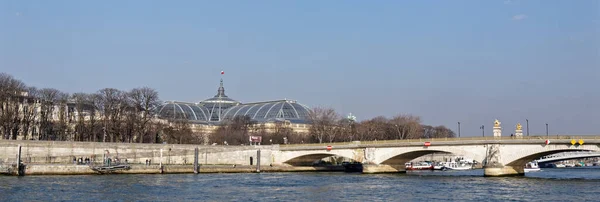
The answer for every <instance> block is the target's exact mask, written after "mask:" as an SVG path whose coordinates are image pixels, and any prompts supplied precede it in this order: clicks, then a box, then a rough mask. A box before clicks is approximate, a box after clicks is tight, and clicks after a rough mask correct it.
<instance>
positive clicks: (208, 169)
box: [0, 140, 343, 175]
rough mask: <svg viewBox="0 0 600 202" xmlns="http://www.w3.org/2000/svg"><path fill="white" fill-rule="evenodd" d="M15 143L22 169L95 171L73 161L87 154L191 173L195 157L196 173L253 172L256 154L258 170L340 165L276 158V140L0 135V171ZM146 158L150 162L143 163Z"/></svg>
mask: <svg viewBox="0 0 600 202" xmlns="http://www.w3.org/2000/svg"><path fill="white" fill-rule="evenodd" d="M19 147H21V155H20V159H21V162H22V164H21V165H22V166H21V170H22V171H21V174H23V175H87V174H96V173H97V172H95V171H93V170H92V169H91V168H90V166H88V165H78V164H75V163H74V161H78V160H79V159H89V164H92V165H101V164H103V162H104V159H107V158H110V159H112V160H117V159H118V160H120V161H121V162H127V164H128V165H129V166H130V169H128V170H119V171H115V172H113V173H116V174H153V173H156V174H159V173H164V174H169V173H194V165H193V164H194V161H195V160H197V162H198V167H199V169H198V172H199V173H250V172H257V164H258V163H259V159H260V164H261V166H260V171H261V172H304V171H343V167H342V166H321V167H313V166H289V165H284V164H279V163H276V161H275V158H276V152H278V150H279V146H278V145H267V146H206V145H173V144H138V143H100V142H58V141H57V142H54V141H21V140H16V141H15V140H0V174H4V175H18V174H19V172H18V167H17V159H18V158H19ZM196 150H197V151H198V153H197V155H196ZM258 150H260V152H257V151H258ZM147 162H150V165H146V163H147ZM160 165H162V169H161V166H160Z"/></svg>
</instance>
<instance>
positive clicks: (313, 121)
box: [210, 108, 456, 145]
mask: <svg viewBox="0 0 600 202" xmlns="http://www.w3.org/2000/svg"><path fill="white" fill-rule="evenodd" d="M308 123H309V124H310V126H309V130H308V133H298V132H294V131H293V130H292V128H291V127H288V126H286V124H285V122H276V123H274V126H272V128H270V129H267V128H266V127H265V126H264V125H263V124H256V123H255V122H253V121H252V120H251V119H250V117H244V116H241V117H235V118H234V119H233V120H229V121H226V122H225V123H224V124H222V125H221V126H219V128H217V130H216V131H215V132H214V133H212V135H211V136H210V137H211V138H210V141H211V142H214V143H219V144H221V143H225V142H226V143H228V144H235V145H239V144H248V143H249V139H248V137H249V136H260V137H262V143H263V144H284V143H292V144H298V143H324V142H350V141H375V140H397V139H418V138H445V137H455V136H456V134H455V133H454V131H452V130H450V129H448V128H447V127H445V126H430V125H423V124H422V123H421V118H420V117H418V116H413V115H397V116H394V117H392V118H386V117H382V116H380V117H375V118H372V119H369V120H364V121H360V122H356V121H354V120H351V119H348V118H344V117H341V116H340V115H339V114H338V113H337V112H336V111H335V110H334V109H331V108H313V109H312V110H311V111H310V113H309V118H308Z"/></svg>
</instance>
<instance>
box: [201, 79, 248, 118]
mask: <svg viewBox="0 0 600 202" xmlns="http://www.w3.org/2000/svg"><path fill="white" fill-rule="evenodd" d="M239 104H240V102H238V101H235V100H234V99H231V98H229V97H227V95H225V88H224V87H223V79H221V84H220V86H219V89H218V90H217V95H215V96H214V97H212V98H209V99H206V100H203V101H200V103H198V105H200V106H203V107H205V108H206V109H207V110H208V112H209V113H208V117H209V119H208V121H212V122H218V121H221V120H222V119H221V115H222V114H223V112H225V110H227V109H228V108H230V107H233V106H236V105H239Z"/></svg>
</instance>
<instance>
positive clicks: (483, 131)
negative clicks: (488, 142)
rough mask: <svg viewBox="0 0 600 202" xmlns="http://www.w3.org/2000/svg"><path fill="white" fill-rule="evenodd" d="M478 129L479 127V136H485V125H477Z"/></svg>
mask: <svg viewBox="0 0 600 202" xmlns="http://www.w3.org/2000/svg"><path fill="white" fill-rule="evenodd" d="M479 129H481V137H485V126H484V125H481V127H479Z"/></svg>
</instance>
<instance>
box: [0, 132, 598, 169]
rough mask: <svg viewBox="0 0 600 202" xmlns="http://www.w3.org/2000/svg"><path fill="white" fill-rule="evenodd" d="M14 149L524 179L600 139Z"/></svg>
mask: <svg viewBox="0 0 600 202" xmlns="http://www.w3.org/2000/svg"><path fill="white" fill-rule="evenodd" d="M580 142H581V143H580ZM18 145H20V146H22V147H23V148H22V161H23V162H24V163H34V164H36V163H40V164H49V163H50V164H53V163H72V159H73V157H92V158H93V160H94V161H95V162H102V157H103V156H104V155H105V154H110V155H111V158H112V157H118V158H119V159H128V162H129V163H134V164H135V163H138V164H143V163H145V161H146V160H151V162H152V163H156V164H158V163H159V162H160V163H162V164H190V165H191V164H192V163H193V161H194V150H195V149H196V148H198V149H199V162H200V164H237V165H249V164H251V163H252V162H254V163H255V162H256V159H257V158H260V162H261V163H262V164H263V165H269V164H271V165H281V166H312V163H313V162H315V161H318V160H320V159H323V158H326V157H331V156H336V157H345V158H348V159H353V160H354V161H356V162H361V163H362V164H363V172H364V173H386V172H404V171H405V166H404V165H405V163H406V162H409V161H411V160H413V159H415V158H418V157H421V156H424V155H427V154H432V153H447V154H450V155H455V156H463V157H465V158H470V159H474V160H476V161H478V162H481V163H482V164H483V167H484V169H485V171H484V173H485V175H486V176H503V175H523V174H524V170H523V167H524V165H525V164H526V163H527V162H530V161H533V160H535V159H539V158H540V157H542V156H546V155H550V154H554V153H560V152H567V151H595V152H600V136H550V137H547V136H530V137H519V138H510V137H467V138H448V139H446V138H443V139H411V140H391V141H372V142H346V143H332V144H304V145H263V146H210V145H174V144H136V143H97V142H51V141H25V140H16V141H15V140H0V164H7V163H8V164H10V163H14V162H16V156H17V148H18ZM328 146H331V149H328ZM258 150H261V155H260V157H258V155H257V153H258V152H257V151H258ZM251 158H252V159H253V161H251V160H250V159H251Z"/></svg>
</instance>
